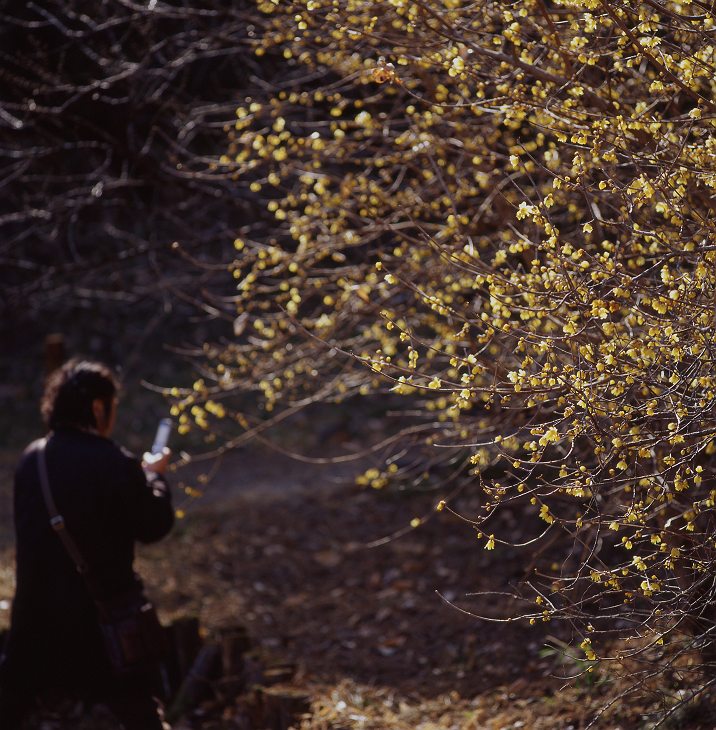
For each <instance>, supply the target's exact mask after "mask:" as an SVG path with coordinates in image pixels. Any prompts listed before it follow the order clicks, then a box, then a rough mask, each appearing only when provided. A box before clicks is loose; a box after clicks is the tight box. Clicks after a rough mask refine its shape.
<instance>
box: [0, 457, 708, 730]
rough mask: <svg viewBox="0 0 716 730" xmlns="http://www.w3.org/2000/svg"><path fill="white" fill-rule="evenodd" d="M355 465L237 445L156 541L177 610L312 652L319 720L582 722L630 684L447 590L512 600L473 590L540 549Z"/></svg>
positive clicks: (324, 728) (396, 727)
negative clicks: (490, 540) (504, 543)
mask: <svg viewBox="0 0 716 730" xmlns="http://www.w3.org/2000/svg"><path fill="white" fill-rule="evenodd" d="M352 471H355V467H350V466H344V467H340V468H325V467H323V468H318V467H312V466H308V465H300V464H297V463H296V462H291V461H287V460H286V459H285V458H283V457H280V458H279V457H277V456H276V455H275V454H267V453H257V452H250V451H246V452H243V453H239V454H237V455H235V456H232V457H230V458H228V459H227V461H226V462H225V463H224V464H223V465H222V467H221V469H220V471H219V472H218V474H217V478H216V479H215V480H214V481H213V482H211V483H210V484H209V486H208V487H207V488H206V496H205V497H204V498H202V499H199V500H198V501H194V502H193V503H191V504H189V505H184V509H185V510H186V516H185V517H184V519H182V520H180V521H179V522H178V524H177V527H176V529H175V530H174V532H173V534H172V535H171V536H170V537H169V538H168V539H166V540H164V541H163V542H162V543H159V544H157V545H154V546H149V547H147V548H144V549H142V550H141V555H140V570H141V572H142V574H143V575H144V577H145V579H146V581H147V583H148V585H149V587H150V593H151V595H152V596H153V597H154V598H155V599H156V601H157V603H158V604H159V606H160V608H161V611H162V613H163V616H164V618H165V619H167V620H169V619H172V618H176V617H179V616H185V615H198V616H199V617H200V619H201V623H202V625H203V626H204V627H205V628H206V629H207V630H208V631H209V632H211V631H214V630H216V629H219V628H222V627H229V626H235V625H237V624H242V625H245V626H246V627H247V628H248V629H249V632H250V634H251V636H252V637H253V638H254V640H255V642H256V644H257V647H258V649H259V650H260V652H261V653H262V654H263V655H264V656H266V657H271V658H272V659H273V660H275V661H277V662H281V663H290V664H294V665H296V667H297V674H296V677H295V679H294V681H293V686H294V687H297V688H299V689H305V690H306V691H307V692H308V693H309V694H310V696H311V698H312V699H313V706H312V717H311V719H310V720H306V721H305V723H304V725H303V727H304V728H305V729H306V730H346V729H348V728H351V729H352V728H356V729H359V728H363V729H366V730H404V729H405V730H407V729H408V728H410V729H411V730H413V729H415V730H447V729H448V728H451V729H452V728H454V729H463V728H464V729H465V730H478V729H481V728H495V730H497V729H498V728H500V729H503V730H507V729H508V728H511V729H514V730H517V728H522V727H524V728H564V729H565V730H567V729H568V728H573V729H574V730H576V729H577V728H583V727H586V725H587V724H588V721H589V720H590V719H592V718H593V717H594V716H595V714H596V710H597V708H598V707H599V706H600V705H601V704H602V703H603V702H604V700H605V699H606V698H608V696H609V695H612V696H615V695H616V694H618V692H617V690H616V689H615V688H614V687H613V686H612V685H611V684H610V683H609V682H607V681H605V680H604V678H603V677H600V676H598V675H597V676H592V675H589V676H585V677H583V678H582V679H580V680H578V681H577V683H576V685H574V686H572V687H571V688H568V689H564V688H563V685H564V682H562V681H560V680H558V679H556V678H555V676H554V675H555V674H565V673H572V672H574V671H575V669H579V667H577V666H575V664H574V663H572V664H569V663H567V664H564V663H563V662H561V661H560V657H558V656H557V655H556V654H555V653H554V652H552V653H549V652H548V653H545V652H544V645H545V642H546V641H547V640H548V637H549V632H550V631H555V630H556V629H555V627H552V626H551V625H549V624H537V626H535V627H528V626H524V625H522V624H516V623H493V622H487V621H483V620H479V619H476V618H473V617H470V616H468V615H465V614H464V613H460V612H459V611H457V610H456V609H455V608H453V607H451V606H449V605H448V604H447V603H446V602H445V601H444V600H443V598H441V596H440V595H438V592H439V593H440V594H442V596H443V597H444V598H446V599H447V600H449V601H454V602H455V603H457V604H459V605H462V606H464V607H466V608H472V609H474V610H475V611H476V612H479V613H481V614H483V615H484V614H487V615H492V616H496V615H498V614H503V613H507V612H509V608H510V606H509V605H507V604H505V601H506V600H507V599H505V598H503V599H499V600H498V599H485V598H484V597H474V598H472V599H468V598H465V595H466V594H468V593H471V592H475V591H499V590H504V589H505V587H507V585H508V584H509V582H510V581H512V580H516V579H519V578H520V577H521V576H522V571H523V570H524V567H523V564H524V556H522V557H521V556H519V555H517V554H513V553H510V552H508V551H506V550H504V549H498V550H496V551H494V552H488V551H485V550H483V549H482V547H481V543H478V542H477V541H476V540H475V539H474V535H473V533H472V531H471V528H470V527H469V526H467V525H465V524H464V523H460V522H458V521H457V520H456V519H455V518H454V517H451V516H450V515H449V514H447V513H445V512H442V513H436V512H435V511H434V505H435V504H436V502H437V501H438V500H439V498H440V496H441V495H439V494H407V493H401V494H383V493H380V492H375V491H372V490H371V491H365V490H362V489H359V488H357V487H355V486H354V485H353V483H352V478H351V472H352ZM195 476H196V474H194V475H193V476H192V475H190V474H189V473H188V472H185V473H184V474H182V475H177V477H176V479H175V482H176V483H177V486H178V485H179V484H180V483H183V484H185V485H187V484H188V483H189V482H190V481H192V480H193V482H195V481H196V480H195V479H194V477H195ZM190 477H191V479H190ZM178 491H179V492H180V493H181V491H182V490H181V489H179V490H178ZM180 496H181V495H180ZM469 499H470V498H469V496H466V497H465V498H464V499H463V503H462V507H463V508H464V509H465V511H466V512H469V510H470V509H471V506H470V504H469ZM179 502H180V503H181V502H182V499H181V498H180V499H179ZM457 506H460V505H457ZM427 515H430V517H429V519H427V520H426V521H425V522H424V524H421V525H420V526H419V527H418V528H416V529H411V528H410V522H411V520H412V518H414V517H421V518H422V517H424V516H427ZM506 519H507V520H509V519H514V516H513V517H511V518H510V517H509V516H507V517H506ZM504 527H510V525H504ZM513 527H514V525H513ZM496 531H497V529H496ZM398 534H399V535H400V536H395V535H398ZM390 536H394V537H392V538H391V537H390ZM386 538H388V539H386ZM10 559H11V551H10V550H8V549H5V550H4V551H3V561H2V569H1V570H0V607H2V606H5V605H6V604H4V603H3V601H6V600H7V599H8V598H9V597H10V596H11V591H12V570H11V566H10V562H9V561H10ZM2 617H7V611H6V610H0V621H2ZM565 638H568V637H565ZM642 712H643V710H642V708H640V707H639V706H630V705H628V704H626V703H625V702H622V701H620V702H618V703H617V704H616V705H615V706H614V707H613V708H612V710H610V712H609V713H607V714H606V715H605V716H604V717H603V718H602V719H601V720H600V721H598V722H597V724H596V726H597V727H604V728H614V729H616V728H624V730H626V729H627V728H640V727H648V725H646V724H644V722H643V721H642V719H641V715H642ZM234 713H236V716H237V717H238V714H239V711H238V710H236V708H235V707H233V706H232V705H231V703H229V706H227V707H224V708H223V709H222V711H221V713H220V715H221V718H222V719H221V720H218V719H214V720H209V719H205V720H201V719H200V718H195V719H194V720H192V721H191V722H187V723H184V725H182V727H184V728H188V727H193V728H203V729H205V730H208V728H238V727H243V726H240V725H238V724H236V723H235V722H234V720H233V717H234ZM712 724H713V723H712V722H709V724H703V723H701V722H700V721H698V720H697V721H695V722H694V723H691V724H687V723H686V722H682V723H680V724H678V725H676V726H675V727H693V728H696V727H704V728H705V727H711V726H712Z"/></svg>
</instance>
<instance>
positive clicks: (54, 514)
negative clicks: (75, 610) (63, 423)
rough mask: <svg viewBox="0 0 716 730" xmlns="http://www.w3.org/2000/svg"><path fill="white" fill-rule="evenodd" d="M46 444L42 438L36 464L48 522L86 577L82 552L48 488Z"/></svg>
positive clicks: (86, 568) (45, 440) (86, 571)
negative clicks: (68, 529) (48, 516)
mask: <svg viewBox="0 0 716 730" xmlns="http://www.w3.org/2000/svg"><path fill="white" fill-rule="evenodd" d="M46 446H47V439H43V440H42V443H41V444H40V448H39V449H38V450H37V465H38V469H39V472H40V485H41V486H42V496H43V497H44V499H45V505H46V506H47V511H48V513H49V514H50V524H51V525H52V529H53V530H54V531H55V532H56V533H57V536H58V537H59V538H60V540H61V541H62V544H63V545H64V546H65V549H66V550H67V552H68V553H69V556H70V557H71V558H72V561H73V562H74V564H75V565H76V566H77V570H78V571H79V572H80V573H81V574H82V575H83V576H85V578H87V576H88V567H87V562H86V561H85V559H84V557H83V556H82V553H81V552H80V550H79V548H78V547H77V543H76V542H75V541H74V540H73V539H72V535H70V533H69V532H68V531H67V528H66V527H65V518H64V517H63V516H62V515H61V514H60V513H59V512H58V511H57V505H56V504H55V500H54V499H53V497H52V490H51V489H50V478H49V476H48V474H47V459H46V457H45V447H46Z"/></svg>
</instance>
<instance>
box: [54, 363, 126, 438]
mask: <svg viewBox="0 0 716 730" xmlns="http://www.w3.org/2000/svg"><path fill="white" fill-rule="evenodd" d="M118 390H119V383H118V381H117V378H116V377H115V375H114V373H113V372H112V371H111V370H110V369H109V368H108V367H107V366H106V365H104V364H102V363H100V362H92V361H90V360H80V359H74V360H70V361H69V362H67V363H65V364H64V365H63V366H62V367H61V368H59V369H57V370H55V371H54V372H53V373H52V374H51V375H50V376H49V378H48V379H47V383H46V384H45V392H44V394H43V396H42V403H41V406H40V410H41V412H42V418H43V421H44V422H45V425H46V426H47V428H49V429H50V430H52V429H56V428H62V427H63V426H64V427H68V426H69V427H74V428H95V427H96V426H97V421H96V419H95V415H94V411H93V406H92V404H93V403H94V401H95V400H97V399H99V400H100V401H101V402H102V404H103V405H104V409H105V413H109V412H110V410H111V408H112V406H113V401H114V398H115V397H116V395H117V392H118Z"/></svg>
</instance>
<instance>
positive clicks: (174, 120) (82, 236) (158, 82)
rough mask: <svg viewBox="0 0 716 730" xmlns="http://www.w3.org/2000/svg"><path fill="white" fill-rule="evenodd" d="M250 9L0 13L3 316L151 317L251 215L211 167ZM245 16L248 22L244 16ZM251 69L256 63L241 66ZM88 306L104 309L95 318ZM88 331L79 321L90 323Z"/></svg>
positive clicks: (23, 320)
mask: <svg viewBox="0 0 716 730" xmlns="http://www.w3.org/2000/svg"><path fill="white" fill-rule="evenodd" d="M247 8H248V4H246V3H223V2H219V1H218V0H213V1H212V0H196V1H194V0H171V1H170V2H164V1H163V0H162V1H160V2H157V0H151V1H150V2H148V3H144V4H139V3H133V2H128V1H123V0H115V1H112V2H102V3H98V2H88V1H85V0H68V1H65V2H63V1H61V0H51V1H50V2H38V3H34V2H20V1H19V0H14V1H11V2H9V3H6V4H5V8H4V10H3V11H2V14H1V15H0V181H1V182H0V185H2V197H1V198H0V277H1V280H2V287H1V288H0V311H1V312H3V318H2V322H3V324H2V325H1V327H2V330H3V331H2V336H3V339H5V338H7V342H9V343H12V342H14V341H15V340H14V338H15V336H16V335H17V332H18V330H19V328H20V327H21V326H22V327H23V328H24V327H27V326H28V325H31V326H34V325H38V326H39V331H43V328H45V327H47V326H48V323H50V322H51V323H52V324H51V326H52V327H58V328H60V329H62V328H63V327H65V328H66V327H68V326H69V325H66V324H64V323H65V322H68V321H69V322H72V323H75V324H76V323H78V322H81V321H82V318H83V315H82V313H83V312H87V311H92V312H93V313H94V314H93V320H92V321H95V322H96V321H102V322H104V325H103V327H106V326H107V325H108V323H113V324H115V325H116V324H117V323H119V322H121V321H123V320H122V317H123V316H124V315H123V314H122V313H123V312H124V313H129V311H130V310H129V309H128V307H127V305H130V306H131V308H132V309H131V312H132V319H133V320H135V321H137V320H139V321H146V320H147V319H148V318H149V317H150V316H151V313H152V312H156V311H158V310H159V309H162V307H160V306H159V305H160V303H161V302H162V301H164V305H165V306H164V307H163V309H164V310H168V308H169V306H168V305H169V304H170V302H169V299H168V297H169V292H170V291H173V292H177V291H179V292H182V291H186V290H187V288H188V287H187V282H188V278H187V277H192V279H191V281H192V284H191V286H192V287H193V288H194V290H196V283H195V280H194V278H193V277H195V276H196V268H195V267H194V266H187V264H186V260H185V259H184V258H183V257H182V256H180V255H178V254H177V252H176V250H174V251H172V249H171V244H172V242H173V241H175V240H176V241H179V242H180V244H181V246H182V249H183V250H185V251H187V252H191V253H192V254H197V253H198V255H199V256H200V258H202V259H203V260H208V259H209V258H211V257H212V256H219V255H220V251H221V248H222V246H223V245H224V244H225V243H226V242H227V241H229V242H230V241H231V240H232V239H233V234H232V233H229V231H230V230H231V231H233V230H234V229H235V226H236V224H237V222H238V221H240V220H242V219H243V218H244V217H245V215H246V214H247V203H246V201H245V200H243V199H242V196H241V194H240V192H237V189H236V188H235V187H232V186H228V185H226V184H225V180H224V179H223V178H222V176H221V175H218V174H216V173H215V172H214V171H212V169H211V165H210V157H211V155H212V154H215V153H216V151H217V150H220V149H221V148H222V147H223V146H224V144H225V141H224V140H225V132H224V131H223V129H222V127H223V126H224V120H225V119H226V118H227V117H231V116H232V115H233V111H234V109H235V106H236V102H235V100H236V98H237V96H238V95H239V94H240V93H241V89H242V88H243V87H244V86H245V85H246V83H247V80H248V79H249V77H250V75H251V74H252V73H254V72H256V70H257V69H256V67H255V62H254V61H251V60H250V54H248V53H247V43H248V42H249V40H250V37H251V36H252V34H253V33H254V32H255V29H254V26H253V25H252V23H251V14H250V12H249V10H248V9H247ZM252 12H253V13H254V14H255V10H254V11H252ZM252 63H253V64H254V66H252V65H251V64H252ZM98 310H99V311H101V312H102V313H103V316H102V317H97V313H98ZM88 321H89V320H88Z"/></svg>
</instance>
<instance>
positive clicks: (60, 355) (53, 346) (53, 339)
mask: <svg viewBox="0 0 716 730" xmlns="http://www.w3.org/2000/svg"><path fill="white" fill-rule="evenodd" d="M66 359H67V350H66V348H65V337H64V335H62V334H60V333H59V332H56V333H54V334H51V335H47V337H45V375H51V374H52V373H53V372H54V371H55V370H57V369H58V368H60V367H62V364H63V363H64V362H65V360H66Z"/></svg>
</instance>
